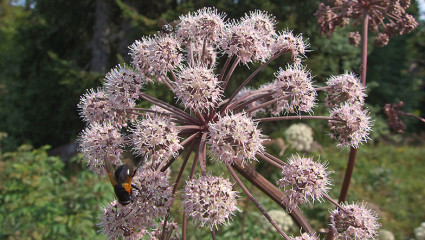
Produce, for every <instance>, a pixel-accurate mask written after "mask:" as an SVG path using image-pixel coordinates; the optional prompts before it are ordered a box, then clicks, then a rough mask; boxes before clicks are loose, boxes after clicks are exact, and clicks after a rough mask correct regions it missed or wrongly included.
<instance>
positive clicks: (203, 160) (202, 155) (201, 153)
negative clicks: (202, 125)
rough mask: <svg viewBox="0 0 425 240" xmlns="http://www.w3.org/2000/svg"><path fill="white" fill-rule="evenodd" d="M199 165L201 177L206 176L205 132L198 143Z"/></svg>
mask: <svg viewBox="0 0 425 240" xmlns="http://www.w3.org/2000/svg"><path fill="white" fill-rule="evenodd" d="M198 151H199V158H200V159H199V165H200V166H201V172H202V176H205V175H207V132H204V133H203V134H202V137H201V141H200V142H199V148H198Z"/></svg>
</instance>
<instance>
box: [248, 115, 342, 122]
mask: <svg viewBox="0 0 425 240" xmlns="http://www.w3.org/2000/svg"><path fill="white" fill-rule="evenodd" d="M303 119H320V120H333V121H343V120H341V119H338V118H331V117H328V116H285V117H267V118H255V119H254V120H255V121H258V122H273V121H282V120H303Z"/></svg>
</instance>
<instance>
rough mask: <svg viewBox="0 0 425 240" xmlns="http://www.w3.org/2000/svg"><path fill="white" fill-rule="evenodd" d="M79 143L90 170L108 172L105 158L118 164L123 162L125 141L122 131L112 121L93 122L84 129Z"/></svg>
mask: <svg viewBox="0 0 425 240" xmlns="http://www.w3.org/2000/svg"><path fill="white" fill-rule="evenodd" d="M79 144H80V152H81V153H82V154H83V156H84V158H86V159H87V166H88V168H89V170H90V171H92V172H94V173H96V174H105V173H106V172H105V169H104V164H103V161H104V159H108V160H109V161H111V163H112V164H113V165H116V166H117V165H120V164H121V160H120V158H121V154H122V152H123V150H122V149H121V147H122V146H123V145H124V142H123V139H122V136H121V133H120V132H119V131H118V130H117V129H116V128H115V127H114V126H113V125H112V124H110V123H107V122H104V123H97V122H94V123H91V124H90V125H89V126H88V127H87V128H86V129H84V130H83V132H82V134H81V136H80V138H79Z"/></svg>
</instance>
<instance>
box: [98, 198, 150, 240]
mask: <svg viewBox="0 0 425 240" xmlns="http://www.w3.org/2000/svg"><path fill="white" fill-rule="evenodd" d="M138 209H139V208H137V207H135V206H134V205H133V204H129V205H126V206H123V205H121V204H119V203H118V201H116V200H115V201H113V202H111V203H110V204H108V205H107V206H105V207H103V210H102V215H101V216H100V217H99V219H100V223H98V226H99V228H100V232H101V233H103V234H105V235H106V236H107V237H108V239H125V240H136V239H141V238H142V237H143V236H144V235H145V234H146V233H147V230H146V229H147V228H148V227H151V225H152V223H147V222H146V219H145V217H144V216H143V215H142V214H141V213H140V212H139V211H138Z"/></svg>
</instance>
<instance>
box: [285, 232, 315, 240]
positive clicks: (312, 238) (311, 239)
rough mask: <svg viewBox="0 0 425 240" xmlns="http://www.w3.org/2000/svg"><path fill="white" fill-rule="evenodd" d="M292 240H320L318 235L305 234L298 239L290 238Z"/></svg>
mask: <svg viewBox="0 0 425 240" xmlns="http://www.w3.org/2000/svg"><path fill="white" fill-rule="evenodd" d="M289 239H290V240H320V238H319V237H317V236H316V235H310V234H308V233H303V234H302V235H301V236H298V237H290V238H289Z"/></svg>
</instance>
